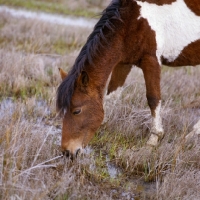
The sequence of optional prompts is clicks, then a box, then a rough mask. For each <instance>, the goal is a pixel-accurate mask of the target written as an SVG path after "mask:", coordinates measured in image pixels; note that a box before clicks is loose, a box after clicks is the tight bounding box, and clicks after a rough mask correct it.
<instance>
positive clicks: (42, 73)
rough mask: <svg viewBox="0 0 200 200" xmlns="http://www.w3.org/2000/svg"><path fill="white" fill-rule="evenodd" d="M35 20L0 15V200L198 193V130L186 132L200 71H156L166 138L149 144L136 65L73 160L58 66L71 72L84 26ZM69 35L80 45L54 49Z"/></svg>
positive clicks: (197, 112) (193, 116)
mask: <svg viewBox="0 0 200 200" xmlns="http://www.w3.org/2000/svg"><path fill="white" fill-rule="evenodd" d="M31 23H33V24H32V25H31ZM31 23H30V21H29V20H26V19H20V21H18V22H17V21H16V19H14V18H12V17H10V16H8V15H7V14H5V13H4V14H1V17H0V27H1V29H0V37H1V38H5V40H3V39H2V40H1V44H0V48H1V49H0V58H1V59H0V88H1V90H0V96H1V102H0V199H56V200H57V199H58V200H64V199H74V200H76V199H124V200H126V199H159V200H160V199H161V200H168V199H172V200H174V199H191V200H196V199H200V190H199V180H200V173H199V169H200V159H199V153H200V146H199V142H200V141H199V137H198V136H195V137H193V138H191V139H190V141H186V140H185V139H184V136H185V135H186V134H188V133H189V132H190V131H191V130H192V127H193V125H194V124H195V123H196V122H197V120H198V119H199V117H200V109H199V107H198V106H193V103H192V102H194V101H196V102H197V101H199V97H200V90H199V89H200V81H199V77H200V68H199V67H196V68H192V67H184V68H177V69H174V68H167V67H163V68H162V82H161V87H162V96H163V97H162V98H163V101H162V103H163V107H162V117H163V124H164V130H165V137H164V139H163V140H162V141H161V142H160V144H159V146H158V147H156V148H149V147H147V146H146V145H145V144H146V141H147V139H148V137H149V130H150V125H151V116H150V110H149V108H148V106H147V101H146V97H145V87H144V79H143V75H142V72H141V71H140V70H139V69H137V68H133V70H132V72H131V74H130V75H129V77H128V79H127V81H126V83H125V86H124V87H123V88H121V89H119V90H118V91H116V92H115V93H112V94H111V95H110V96H109V97H106V99H105V111H106V116H105V121H104V124H103V125H102V126H101V128H100V129H99V131H98V133H97V134H96V135H95V137H94V139H93V140H92V142H91V143H90V145H89V146H90V151H89V152H90V153H87V154H85V155H84V156H81V157H79V158H78V159H77V160H75V161H74V162H73V163H71V162H70V161H68V160H65V159H63V158H60V136H61V119H60V118H58V117H56V113H55V95H56V88H57V86H58V84H59V82H60V81H61V79H60V77H59V73H58V70H57V68H58V67H62V68H64V69H65V70H68V69H69V67H70V66H71V65H72V63H73V61H74V59H75V57H76V55H77V52H78V51H79V48H80V46H81V45H82V43H84V41H85V39H86V37H87V34H88V33H89V31H90V30H85V29H71V28H70V29H68V28H66V27H62V26H56V28H55V25H54V26H53V25H51V24H48V23H42V22H39V21H34V22H33V21H31ZM38 27H40V28H38ZM55 29H57V30H60V32H59V31H56V30H55ZM6 33H7V34H6ZM37 34H38V35H37ZM71 34H72V35H73V34H74V35H75V38H76V41H78V42H77V44H79V45H76V46H75V47H74V48H72V49H71V48H70V45H68V46H67V47H66V49H65V52H69V53H67V54H66V55H64V56H62V55H57V54H56V55H55V53H56V52H55V51H54V47H53V45H52V43H53V42H54V41H56V40H57V39H58V38H59V37H63V38H65V40H66V41H70V42H71V43H73V40H70V38H71ZM20 38H21V39H20ZM30 38H31V39H30ZM28 40H30V43H29V48H27V46H26V45H27V43H26V41H28ZM19 41H22V45H21V47H20V48H18V44H19ZM70 42H69V43H70ZM38 44H41V45H38ZM65 44H66V43H65ZM34 45H36V46H37V45H38V46H37V48H36V49H41V52H40V53H39V54H38V50H37V51H36V50H34ZM48 46H49V48H47V47H48ZM52 54H53V55H52ZM8 97H10V98H8ZM197 104H198V102H197ZM113 166H114V169H115V170H117V173H116V175H115V176H114V177H113V176H112V175H111V173H110V172H109V168H112V167H113Z"/></svg>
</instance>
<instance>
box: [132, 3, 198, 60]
mask: <svg viewBox="0 0 200 200" xmlns="http://www.w3.org/2000/svg"><path fill="white" fill-rule="evenodd" d="M136 2H137V4H138V5H140V6H141V9H140V17H139V18H138V19H140V18H145V19H147V21H148V23H149V25H150V26H151V28H152V30H154V31H155V33H156V42H157V52H156V55H157V58H158V60H159V61H160V57H161V56H163V57H164V58H166V59H167V60H168V61H169V62H172V61H174V60H175V59H176V58H177V57H178V56H179V55H180V53H181V51H182V50H183V49H184V47H186V46H187V45H188V44H190V43H192V42H194V41H196V40H198V39H199V38H200V17H199V16H197V15H195V13H193V12H192V11H191V10H190V9H189V8H188V7H187V5H186V4H185V2H184V1H183V0H177V1H176V2H173V3H172V4H164V5H162V6H159V5H156V4H152V3H151V4H150V3H147V2H141V1H137V0H136Z"/></svg>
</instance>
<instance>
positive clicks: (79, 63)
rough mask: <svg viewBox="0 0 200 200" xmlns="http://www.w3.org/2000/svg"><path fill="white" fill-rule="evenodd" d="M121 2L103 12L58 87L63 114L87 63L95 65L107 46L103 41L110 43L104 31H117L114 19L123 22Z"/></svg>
mask: <svg viewBox="0 0 200 200" xmlns="http://www.w3.org/2000/svg"><path fill="white" fill-rule="evenodd" d="M121 1H125V0H113V1H112V2H111V4H110V5H109V6H108V7H107V8H106V9H105V10H104V11H103V12H102V14H101V18H100V20H99V21H98V22H97V24H96V25H95V27H94V30H93V32H92V33H91V34H90V36H89V37H88V39H87V42H86V44H85V45H84V46H83V48H82V49H81V51H80V53H79V55H78V57H77V58H76V60H75V63H74V65H73V67H72V69H71V71H70V72H69V74H68V76H67V77H66V78H65V79H64V80H63V82H62V83H61V84H60V86H59V87H58V90H57V100H56V107H57V110H58V111H60V112H63V111H64V109H66V108H69V106H70V101H71V98H72V95H73V92H74V88H75V82H76V80H77V78H78V77H79V75H80V73H81V72H82V71H83V70H84V66H85V63H86V62H88V63H89V64H92V63H93V59H94V58H95V57H96V56H97V55H98V53H99V47H102V48H104V46H105V45H103V44H102V41H103V43H106V44H108V43H109V41H108V40H107V38H106V35H105V33H104V32H105V31H104V30H105V28H106V29H107V30H110V31H112V32H113V31H114V29H115V26H114V25H113V22H112V21H113V19H117V20H121V17H120V14H119V7H120V5H121Z"/></svg>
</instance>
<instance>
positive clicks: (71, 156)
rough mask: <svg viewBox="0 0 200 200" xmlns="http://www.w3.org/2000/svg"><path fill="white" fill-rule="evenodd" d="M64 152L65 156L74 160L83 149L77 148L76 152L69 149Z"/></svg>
mask: <svg viewBox="0 0 200 200" xmlns="http://www.w3.org/2000/svg"><path fill="white" fill-rule="evenodd" d="M62 153H63V156H64V157H67V158H69V159H71V160H74V159H75V158H77V156H78V155H79V154H80V153H81V149H77V150H76V151H75V153H74V154H73V153H72V152H70V151H69V150H65V151H63V152H62Z"/></svg>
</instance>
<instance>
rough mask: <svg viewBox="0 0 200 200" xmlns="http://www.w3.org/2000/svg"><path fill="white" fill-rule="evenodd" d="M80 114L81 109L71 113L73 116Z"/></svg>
mask: <svg viewBox="0 0 200 200" xmlns="http://www.w3.org/2000/svg"><path fill="white" fill-rule="evenodd" d="M80 113H81V109H76V110H74V111H73V115H79V114H80Z"/></svg>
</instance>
